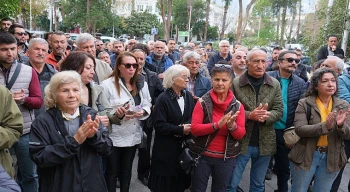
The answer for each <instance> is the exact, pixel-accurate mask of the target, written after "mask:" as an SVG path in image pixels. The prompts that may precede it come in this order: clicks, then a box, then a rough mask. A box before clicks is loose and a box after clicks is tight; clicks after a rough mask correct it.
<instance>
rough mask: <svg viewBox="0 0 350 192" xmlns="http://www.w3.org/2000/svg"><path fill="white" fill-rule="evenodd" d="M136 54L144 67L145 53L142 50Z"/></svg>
mask: <svg viewBox="0 0 350 192" xmlns="http://www.w3.org/2000/svg"><path fill="white" fill-rule="evenodd" d="M134 55H135V57H136V59H137V63H138V64H139V65H140V68H142V67H143V66H144V65H145V57H146V56H145V54H144V53H143V52H141V51H136V52H135V53H134Z"/></svg>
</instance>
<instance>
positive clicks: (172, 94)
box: [166, 87, 185, 100]
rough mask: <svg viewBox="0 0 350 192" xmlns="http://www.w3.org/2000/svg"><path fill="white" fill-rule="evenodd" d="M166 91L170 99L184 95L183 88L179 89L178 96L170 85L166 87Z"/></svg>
mask: <svg viewBox="0 0 350 192" xmlns="http://www.w3.org/2000/svg"><path fill="white" fill-rule="evenodd" d="M166 91H167V92H168V93H169V95H170V98H171V99H172V100H174V99H180V97H184V96H185V90H181V92H180V96H178V95H177V94H176V93H175V91H174V89H173V88H172V87H170V88H168V89H167V90H166Z"/></svg>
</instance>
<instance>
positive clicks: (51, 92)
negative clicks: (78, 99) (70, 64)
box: [44, 71, 83, 109]
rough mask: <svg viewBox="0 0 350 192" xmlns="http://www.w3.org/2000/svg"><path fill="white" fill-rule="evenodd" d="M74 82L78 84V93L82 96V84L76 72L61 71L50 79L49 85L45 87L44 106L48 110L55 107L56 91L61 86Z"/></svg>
mask: <svg viewBox="0 0 350 192" xmlns="http://www.w3.org/2000/svg"><path fill="white" fill-rule="evenodd" d="M73 82H76V83H78V84H79V87H80V93H81V95H83V83H82V82H81V77H80V75H79V73H77V72H76V71H62V72H58V73H56V74H54V75H53V76H52V77H51V80H50V82H49V84H48V85H47V86H46V87H45V100H44V102H45V106H46V107H47V108H48V109H50V108H53V107H55V106H56V103H57V101H56V91H57V88H58V87H59V86H60V85H62V84H69V83H73Z"/></svg>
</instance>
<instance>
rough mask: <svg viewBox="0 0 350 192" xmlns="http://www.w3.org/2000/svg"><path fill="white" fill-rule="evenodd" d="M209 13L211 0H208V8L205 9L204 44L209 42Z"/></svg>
mask: <svg viewBox="0 0 350 192" xmlns="http://www.w3.org/2000/svg"><path fill="white" fill-rule="evenodd" d="M241 1H242V0H241ZM209 12H210V0H207V8H206V9H205V25H204V38H203V41H202V43H204V42H205V41H207V32H208V26H209Z"/></svg>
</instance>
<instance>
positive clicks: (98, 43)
mask: <svg viewBox="0 0 350 192" xmlns="http://www.w3.org/2000/svg"><path fill="white" fill-rule="evenodd" d="M96 49H97V50H99V51H104V49H105V46H104V44H103V42H102V41H96Z"/></svg>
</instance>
